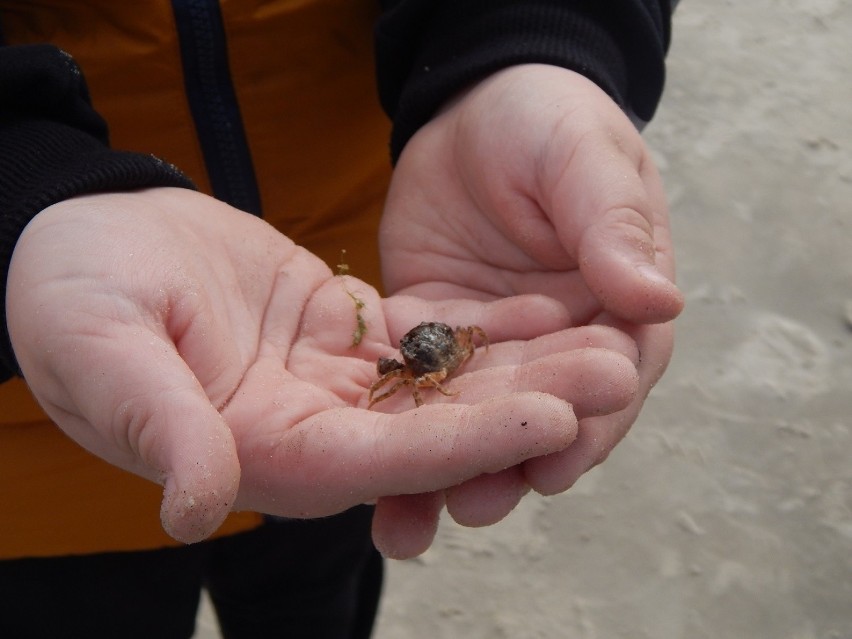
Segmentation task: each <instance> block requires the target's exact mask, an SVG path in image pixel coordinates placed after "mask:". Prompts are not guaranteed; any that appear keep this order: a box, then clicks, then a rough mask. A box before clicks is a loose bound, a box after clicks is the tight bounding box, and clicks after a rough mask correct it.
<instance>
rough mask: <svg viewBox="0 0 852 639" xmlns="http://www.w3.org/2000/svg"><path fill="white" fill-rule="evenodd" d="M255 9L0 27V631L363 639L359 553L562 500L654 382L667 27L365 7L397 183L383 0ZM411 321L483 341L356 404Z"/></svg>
mask: <svg viewBox="0 0 852 639" xmlns="http://www.w3.org/2000/svg"><path fill="white" fill-rule="evenodd" d="M255 5H256V3H251V2H228V3H225V2H222V3H216V2H184V1H180V0H173V1H171V2H165V1H164V2H152V3H150V4H149V6H148V7H147V10H146V16H145V17H144V18H141V17H140V16H139V15H137V14H135V13H134V12H132V11H128V10H127V6H128V5H125V4H124V3H112V2H106V1H105V0H104V1H95V2H92V3H79V2H62V1H57V2H56V3H48V4H46V5H38V6H34V5H30V4H29V3H16V2H0V28H2V34H3V41H4V44H5V46H4V47H2V48H0V87H2V91H0V113H2V118H0V215H2V225H0V256H2V260H0V264H2V266H3V268H4V269H5V272H6V277H4V278H3V281H4V283H5V286H6V289H5V300H6V302H5V320H6V321H5V322H4V323H3V326H4V328H5V329H7V332H8V339H4V340H3V344H2V345H0V362H2V365H3V373H4V378H11V377H12V376H13V375H15V374H16V373H19V374H21V375H22V377H23V379H24V380H25V381H26V386H24V384H23V382H21V380H20V379H18V380H11V381H9V382H7V383H6V384H4V385H3V386H2V387H0V401H2V405H3V408H4V412H5V417H4V418H3V419H4V422H3V424H2V425H0V440H2V441H0V451H2V455H3V459H2V461H0V473H2V479H3V481H2V482H0V485H2V486H4V488H3V491H4V492H3V502H2V503H3V504H4V506H5V508H4V513H5V516H6V521H4V525H3V530H4V536H3V539H2V540H0V557H2V558H3V561H0V592H2V593H3V599H4V601H5V602H7V604H8V606H9V609H10V612H9V614H8V615H5V614H4V618H3V619H0V634H4V636H5V635H7V634H8V636H17V635H18V634H20V632H22V630H21V629H22V628H23V629H25V630H27V631H28V632H31V633H35V634H36V635H37V636H56V628H55V627H51V624H54V623H59V624H66V625H64V626H62V631H63V632H71V631H72V630H75V631H79V632H78V634H81V636H93V637H94V636H118V635H119V634H120V636H125V637H129V636H162V637H166V636H189V634H191V626H192V622H193V621H194V605H195V604H197V600H198V591H199V588H200V586H201V585H202V584H203V585H205V586H206V587H207V588H208V589H210V591H211V594H212V595H213V599H214V603H216V605H217V610H218V611H219V614H220V620H221V622H222V625H223V631H224V632H225V634H226V636H234V637H236V636H258V634H263V633H267V632H268V631H269V629H270V628H276V629H279V630H281V631H285V630H286V631H289V632H291V633H292V634H291V635H290V636H300V635H299V633H300V632H302V633H303V635H304V636H311V637H322V636H330V637H342V636H353V637H356V636H360V637H363V636H367V635H368V634H369V629H370V627H371V624H372V619H373V616H374V614H375V606H376V601H377V597H378V584H379V583H380V571H381V568H380V562H378V561H377V555H376V554H375V550H374V549H373V546H372V545H371V543H370V536H372V541H373V542H374V543H375V545H376V547H378V549H379V550H380V551H381V552H382V553H383V554H384V555H385V556H388V557H411V556H414V555H417V554H418V553H421V552H423V551H424V550H425V549H426V548H427V547H428V546H429V544H430V543H431V541H432V539H433V537H434V534H435V529H436V526H437V522H438V517H439V514H440V513H441V511H442V510H444V509H446V510H447V512H449V514H450V515H451V516H452V517H453V518H455V519H456V520H457V521H459V522H461V523H463V524H466V525H470V526H483V525H489V524H493V523H495V522H497V521H499V520H500V519H501V518H502V517H504V516H505V515H506V514H508V513H509V512H510V511H511V510H512V508H513V507H514V506H515V505H516V504H517V503H518V502H519V501H520V500H521V499H522V498H523V496H524V495H525V494H526V493H527V492H528V491H529V490H535V491H538V492H541V493H544V494H553V493H557V492H561V491H564V490H566V489H567V488H569V487H570V486H571V485H572V484H573V483H574V482H575V481H576V480H577V479H578V478H579V477H580V476H581V475H582V474H583V473H584V472H585V471H586V470H588V469H589V468H590V467H592V466H593V465H595V464H597V463H599V462H600V461H602V460H603V459H604V458H605V457H606V455H607V454H608V453H609V451H610V450H611V449H612V448H613V447H614V446H615V444H616V443H617V442H618V441H619V440H620V439H621V437H623V435H624V433H625V432H626V431H627V429H628V428H629V427H630V425H631V424H632V423H633V421H634V420H635V419H636V416H637V415H638V413H639V411H640V410H641V406H642V402H643V400H644V398H645V396H646V395H647V393H648V391H649V390H650V388H651V386H652V385H653V384H654V382H655V381H656V380H657V379H658V378H659V376H660V375H661V374H662V372H663V370H664V368H665V365H666V363H667V362H668V359H669V357H670V352H671V324H670V322H671V320H673V319H674V317H675V316H676V315H677V314H678V312H679V311H680V308H681V305H682V297H681V295H680V293H679V291H678V290H677V288H676V287H675V285H674V284H673V283H672V279H673V270H674V266H673V258H672V253H671V240H670V237H669V232H668V220H667V210H666V204H665V197H664V193H663V189H662V185H661V182H660V178H659V175H658V174H657V171H656V169H655V168H654V165H653V162H652V160H651V158H650V156H649V154H648V151H647V149H646V148H645V145H644V143H643V141H642V139H641V137H640V135H639V132H638V130H637V128H636V124H635V123H636V122H638V121H639V120H643V119H644V120H647V119H649V118H650V116H651V115H652V114H653V110H654V107H655V105H656V102H657V100H658V99H659V96H660V92H661V90H662V83H663V57H664V53H665V49H666V46H667V43H668V35H669V34H668V29H669V17H670V10H671V7H670V3H669V2H652V1H650V0H645V1H642V0H620V1H619V2H617V3H607V5H606V9H603V8H597V5H595V6H591V5H589V3H583V2H571V1H567V2H556V1H554V2H547V1H543V2H534V3H530V2H508V1H504V0H499V1H491V2H486V3H482V2H472V1H471V2H437V1H426V0H402V1H395V2H394V1H388V2H384V3H382V5H383V7H382V8H383V13H382V15H381V16H380V17H379V18H378V22H377V23H376V24H377V26H376V32H375V40H374V42H375V54H376V58H377V61H378V64H377V66H378V78H379V92H380V97H381V102H382V104H383V106H384V107H385V110H386V111H387V113H388V114H390V115H391V117H392V119H393V132H392V136H391V157H392V162H393V172H392V175H391V174H390V166H389V164H388V162H387V160H386V159H385V154H386V149H385V148H384V147H385V143H386V139H387V123H386V119H385V116H384V115H383V114H382V112H381V110H380V108H379V104H378V103H377V101H376V100H375V99H374V96H373V87H372V86H371V84H370V80H369V76H370V74H371V73H372V65H373V46H372V44H371V42H370V39H371V38H370V30H369V27H370V24H371V23H372V22H373V21H374V20H375V19H376V17H377V16H376V13H377V11H376V8H375V7H374V6H373V3H371V2H366V1H364V2H361V1H359V2H351V1H350V0H346V1H345V2H344V1H343V0H323V1H320V0H315V1H313V2H299V3H292V2H287V1H283V0H282V1H280V2H270V3H265V4H264V5H263V6H260V5H257V6H255ZM107 51H108V53H109V54H108V55H106V54H105V52H107ZM66 52H67V53H66ZM129 70H130V71H132V72H130V73H129V72H128V71H129ZM631 118H632V121H631ZM107 125H108V127H109V133H110V135H109V137H108V135H107ZM196 187H197V188H198V189H199V190H194V189H195V188H196ZM385 196H386V197H385ZM383 200H384V201H383ZM341 249H347V250H348V251H349V255H350V258H349V259H350V261H351V265H352V269H353V273H355V274H357V275H359V276H360V278H361V279H358V278H355V277H353V276H349V275H336V274H335V273H334V272H333V271H332V270H331V269H330V268H329V266H328V264H332V263H333V260H335V259H337V256H338V255H339V253H340V251H341ZM379 256H381V275H380V273H379V270H380V269H379V259H378V258H379ZM380 279H381V282H380ZM380 287H383V290H384V295H385V297H382V294H380V292H379V288H380ZM355 300H357V304H356V303H354V301H355ZM356 320H357V321H356ZM424 321H425V322H434V323H441V324H446V325H449V326H462V327H465V326H473V327H478V328H479V330H481V331H482V332H483V333H484V334H485V335H487V337H488V341H489V348H488V350H487V351H486V350H485V349H481V350H479V351H477V353H476V355H475V356H474V357H471V358H469V359H468V360H467V362H466V363H465V364H464V367H463V368H457V370H455V369H454V371H448V372H447V374H448V375H449V373H453V376H452V378H451V379H450V381H449V383H450V384H451V392H452V393H453V394H451V395H445V394H442V393H433V392H431V391H428V390H427V391H425V392H424V393H423V395H424V398H423V400H422V401H423V404H422V405H420V406H412V400H411V396H410V395H409V396H407V397H406V396H405V395H406V393H396V394H395V395H393V396H389V397H387V398H385V399H384V400H383V401H382V402H381V403H376V404H375V405H373V406H372V407H369V404H370V397H369V395H370V388H371V387H372V386H373V385H374V384H375V383H376V381H377V377H378V376H377V371H376V363H377V361H380V360H381V358H392V357H395V356H396V353H397V345H398V344H399V341H400V339H401V338H402V337H403V336H404V335H405V334H406V333H408V332H409V331H410V330H411V329H412V327H414V326H417V325H418V324H419V323H421V322H424ZM359 322H362V323H363V334H362V335H361V339H360V340H359V343H358V344H356V345H353V340H352V335H353V327H360V324H359ZM640 353H641V358H640V355H639V354H640ZM388 372H390V371H388ZM447 379H449V378H447ZM442 381H443V380H440V381H439V383H440V382H442ZM30 392H31V393H32V395H33V396H34V398H35V400H37V403H38V405H36V403H35V402H34V401H33V400H32V399H31V398H30V395H29V393H30ZM42 411H43V412H42ZM85 451H88V452H85ZM128 471H129V472H128ZM366 503H371V504H372V503H374V504H375V506H369V507H368V506H363V505H362V504H366ZM157 507H159V510H160V519H161V522H162V527H163V529H164V530H165V533H164V532H163V531H161V530H160V529H159V528H160V523H159V522H158V521H157V518H156V516H154V515H153V514H152V509H155V508H157ZM282 517H283V518H287V519H286V520H282V519H281V518H282ZM293 520H299V521H293ZM305 520H310V521H305ZM211 536H214V537H215V538H214V539H211V540H209V541H203V540H208V539H209V538H211ZM176 542H180V543H185V544H194V545H191V546H180V545H177V544H176ZM249 549H250V550H249ZM266 553H270V554H266ZM249 557H250V559H251V561H250V560H249ZM237 558H239V559H237ZM300 562H301V563H300ZM211 566H212V567H211ZM297 566H298V567H297ZM305 566H307V567H305ZM95 567H98V568H97V570H96V569H95ZM300 571H302V572H300ZM305 571H307V572H305ZM69 573H73V574H77V575H80V576H81V579H80V580H77V579H75V580H74V582H73V583H70V582H69V581H68V580H67V578H63V577H62V575H67V574H69ZM249 573H251V574H249ZM83 575H92V576H91V577H88V578H87V579H88V581H85V582H84V581H83V580H82V576H83ZM306 575H307V576H306ZM155 577H156V578H157V579H159V581H156V580H155V579H154V578H155ZM273 577H275V579H273ZM28 583H31V584H36V586H33V588H35V590H32V591H30V590H27V589H26V588H25V587H24V586H23V585H22V584H28ZM237 585H238V586H239V587H237ZM332 585H333V586H335V588H332V587H331V586H332ZM338 585H339V586H340V588H339V589H338V588H336V586H338ZM48 587H49V588H51V589H52V590H51V592H53V593H55V594H56V596H55V597H51V598H50V600H51V601H52V602H54V603H52V604H51V605H55V606H56V607H57V609H58V608H59V607H61V606H67V607H68V608H69V609H73V610H74V611H75V616H74V619H75V620H76V621H75V623H79V626H74V627H73V628H72V627H71V626H68V625H67V624H70V623H71V621H70V620H69V617H68V615H67V614H54V615H44V614H40V615H37V614H35V613H34V612H33V610H34V606H43V604H44V592H43V591H40V590H38V589H39V588H42V589H44V588H48ZM330 590H333V596H331V595H327V592H328V591H330ZM260 594H263V595H265V596H266V595H268V596H269V600H270V601H271V602H273V603H270V605H269V606H267V607H266V608H265V609H264V610H263V611H258V607H257V605H256V603H257V601H258V598H259V597H260ZM272 595H276V596H272ZM241 596H242V597H243V598H244V600H241V598H240V597H241ZM107 603H108V604H109V605H107ZM285 604H286V605H285ZM40 609H41V608H40ZM154 610H156V611H157V614H148V613H149V612H150V611H154ZM139 611H145V613H146V614H139ZM96 612H97V614H96ZM134 612H135V613H136V614H132V613H134ZM12 613H14V614H12ZM282 619H286V621H285V620H282ZM2 624H7V625H6V626H3V625H2ZM15 624H21V625H15ZM133 633H136V634H135V635H134V634H133ZM188 633H189V634H188Z"/></svg>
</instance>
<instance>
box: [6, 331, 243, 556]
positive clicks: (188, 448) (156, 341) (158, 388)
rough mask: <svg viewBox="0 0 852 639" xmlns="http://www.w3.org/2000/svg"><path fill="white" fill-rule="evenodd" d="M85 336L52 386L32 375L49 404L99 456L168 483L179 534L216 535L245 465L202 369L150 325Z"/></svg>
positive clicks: (56, 371)
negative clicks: (151, 330)
mask: <svg viewBox="0 0 852 639" xmlns="http://www.w3.org/2000/svg"><path fill="white" fill-rule="evenodd" d="M72 342H75V343H76V340H72ZM77 346H79V348H72V349H71V351H72V352H73V353H75V354H76V355H77V357H74V358H68V357H57V358H55V359H54V360H53V366H52V369H53V370H52V375H51V378H52V379H53V380H54V384H51V385H49V386H48V390H47V392H46V393H39V392H38V389H39V385H38V384H33V385H32V386H33V389H34V391H35V392H36V394H37V396H38V395H40V397H39V399H40V401H41V402H42V404H43V406H44V407H45V409H46V410H47V412H48V414H49V415H50V416H51V418H52V419H53V420H54V421H55V422H56V423H57V424H58V425H59V426H60V428H62V430H63V431H65V433H66V434H67V435H69V436H70V437H71V438H72V439H74V440H75V441H76V442H77V443H79V444H80V445H82V446H83V447H85V448H86V449H88V450H89V451H90V452H92V453H94V454H95V455H97V456H98V457H100V458H102V459H104V460H105V461H107V462H109V463H111V464H113V465H115V466H118V467H120V468H123V469H124V470H127V471H130V472H132V473H134V474H137V475H139V476H141V477H144V478H146V479H150V480H152V481H155V482H157V483H160V484H162V485H163V486H164V492H163V502H162V507H161V511H160V514H161V520H162V525H163V528H164V529H165V531H166V532H167V533H168V534H169V535H171V536H172V537H174V538H175V539H176V540H178V541H182V542H184V543H192V542H196V541H200V540H202V539H204V538H206V537H208V536H209V535H210V534H212V533H213V532H214V531H215V530H216V529H217V528H218V527H219V526H220V525H221V523H222V522H223V521H224V519H225V517H226V516H227V514H228V513H229V512H230V510H231V508H232V506H233V504H234V501H235V499H236V495H237V490H238V488H239V478H240V466H239V461H238V458H237V451H236V445H235V442H234V438H233V436H232V434H231V431H230V429H229V428H228V425H227V423H226V422H225V420H224V418H223V417H222V415H220V413H219V411H218V410H217V409H216V407H215V406H213V404H212V403H211V402H210V399H209V398H208V397H207V395H206V393H205V391H204V389H203V388H202V386H201V384H200V383H199V382H198V380H197V379H196V377H195V375H194V374H193V373H192V371H191V370H190V369H189V367H188V366H187V365H186V363H185V362H184V360H183V359H182V358H181V356H180V354H179V353H178V352H177V350H176V348H175V347H174V345H173V344H171V343H170V342H169V341H168V340H166V339H160V338H159V337H157V336H155V335H152V334H151V333H148V332H147V331H142V332H139V331H136V330H135V329H133V328H130V327H128V328H126V329H125V330H120V331H117V332H116V333H114V334H111V335H110V336H109V337H99V338H94V339H91V340H90V341H89V343H88V345H87V347H86V348H83V345H82V344H80V343H77ZM84 351H85V353H84ZM27 364H29V362H27V361H24V362H22V368H23V370H24V374H25V376H27V368H28V366H27ZM80 371H85V372H86V373H85V374H82V375H81V374H80ZM32 377H34V378H37V377H38V376H37V375H33V376H32ZM51 386H52V388H51ZM42 388H44V387H42Z"/></svg>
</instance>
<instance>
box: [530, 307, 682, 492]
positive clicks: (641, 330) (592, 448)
mask: <svg viewBox="0 0 852 639" xmlns="http://www.w3.org/2000/svg"><path fill="white" fill-rule="evenodd" d="M608 321H611V320H608ZM625 328H626V329H627V330H630V331H631V332H632V333H633V334H634V335H635V337H636V339H637V340H638V342H639V344H640V348H641V350H642V353H643V357H642V361H641V362H640V363H639V367H638V372H639V389H638V391H637V393H636V396H635V397H634V399H633V401H632V402H631V403H630V404H629V405H628V406H627V407H626V408H625V409H624V410H622V411H619V412H616V413H613V414H611V415H606V416H601V417H595V418H590V419H582V420H581V421H580V425H579V431H578V434H577V439H576V440H575V441H574V443H572V444H571V446H570V448H568V449H566V450H563V451H560V452H558V453H555V454H552V455H547V456H545V457H542V458H539V459H534V460H530V461H528V462H526V463H525V464H524V472H525V475H526V478H527V481H528V482H529V483H530V485H531V486H532V487H533V488H534V489H535V490H536V491H537V492H540V493H542V494H545V495H552V494H556V493H559V492H562V491H564V490H567V489H568V488H570V487H571V486H573V485H574V483H575V482H576V481H577V480H578V479H579V478H580V477H581V476H582V475H583V474H584V473H586V472H587V471H588V470H590V469H591V468H593V467H594V466H596V465H598V464H600V463H601V462H603V461H604V459H606V457H607V456H608V455H609V453H610V452H611V451H612V449H613V448H614V447H615V446H616V444H618V442H619V441H621V439H623V438H624V436H625V435H626V434H627V432H628V430H629V429H630V427H631V426H632V425H633V423H634V422H635V421H636V419H637V417H638V415H639V413H640V411H641V409H642V405H643V403H644V401H645V398H646V397H647V395H648V393H649V392H650V390H651V388H652V387H653V386H654V384H656V382H657V381H658V380H659V379H660V377H661V376H662V374H663V372H664V371H665V369H666V365H667V364H668V361H669V358H670V356H671V349H672V336H673V329H672V324H671V323H668V324H655V325H650V326H639V327H632V328H629V327H625Z"/></svg>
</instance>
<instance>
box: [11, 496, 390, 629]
mask: <svg viewBox="0 0 852 639" xmlns="http://www.w3.org/2000/svg"><path fill="white" fill-rule="evenodd" d="M371 518H372V508H369V507H367V506H361V507H357V508H353V509H352V510H349V511H347V512H345V513H342V514H340V515H337V516H335V517H329V518H326V519H317V520H308V521H296V520H277V519H270V520H269V521H268V522H267V523H266V524H265V525H263V526H262V527H261V528H259V529H257V530H253V531H250V532H245V533H241V534H238V535H234V536H232V537H226V538H222V539H217V540H213V541H208V542H203V543H200V544H195V545H193V546H185V547H181V548H168V549H163V550H152V551H144V552H126V553H106V554H99V555H84V556H75V557H58V558H48V559H16V560H11V561H0V637H9V638H10V639H12V638H14V639H26V638H29V637H33V638H39V639H41V638H50V639H60V638H62V637H86V638H87V639H98V638H102V637H103V638H109V639H133V638H136V637H138V638H140V639H143V638H144V639H171V638H172V637H174V638H175V639H188V638H189V637H191V636H192V633H193V630H194V627H195V616H196V612H197V608H198V602H199V597H200V592H201V588H202V587H205V588H206V589H207V590H208V592H209V593H210V597H211V599H212V601H213V604H214V606H215V608H216V614H217V616H218V618H219V624H220V626H221V629H222V635H223V636H224V637H226V638H227V639H232V638H242V637H252V638H256V637H257V638H263V637H282V638H302V637H304V638H311V639H325V638H328V639H366V638H367V637H369V636H370V632H371V630H372V626H373V621H374V619H375V615H376V610H377V607H378V600H379V594H380V590H381V582H382V559H381V557H380V556H379V554H378V553H377V552H376V550H375V548H374V547H373V545H372V542H371V540H370V520H371ZM57 525H61V523H57ZM0 534H2V532H0Z"/></svg>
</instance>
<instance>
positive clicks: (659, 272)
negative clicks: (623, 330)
mask: <svg viewBox="0 0 852 639" xmlns="http://www.w3.org/2000/svg"><path fill="white" fill-rule="evenodd" d="M660 235H663V236H665V237H666V239H667V235H668V232H667V229H665V228H663V227H659V226H658V227H656V228H653V227H652V225H651V223H650V222H649V221H648V220H647V219H646V218H645V216H643V215H642V214H641V213H639V212H638V211H636V210H635V209H630V208H618V209H613V210H610V211H608V212H607V213H605V214H604V215H603V216H601V217H599V218H598V219H597V220H596V221H595V222H593V223H592V224H591V225H590V226H589V227H587V228H586V229H585V231H584V232H583V234H582V236H581V238H580V243H579V246H578V249H577V259H578V262H579V265H580V271H581V272H582V274H583V278H584V279H585V281H586V283H587V284H588V286H589V288H590V289H591V291H592V293H593V294H594V295H595V296H596V297H597V299H598V300H599V301H600V303H601V304H602V305H603V306H604V308H606V309H607V310H608V311H610V312H611V313H613V314H614V315H616V316H617V317H620V318H622V319H625V320H628V321H631V322H634V323H637V324H645V323H658V322H667V321H669V320H672V319H674V318H675V317H676V316H677V315H678V314H679V313H680V311H681V309H682V307H683V296H682V294H681V292H680V291H679V289H678V288H677V286H675V284H674V282H673V281H672V280H671V279H670V278H671V275H672V273H671V271H672V269H671V268H669V263H668V259H667V257H668V256H666V255H665V251H666V250H667V246H666V244H665V243H663V242H661V241H660V240H661V239H662V238H661V237H660Z"/></svg>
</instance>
